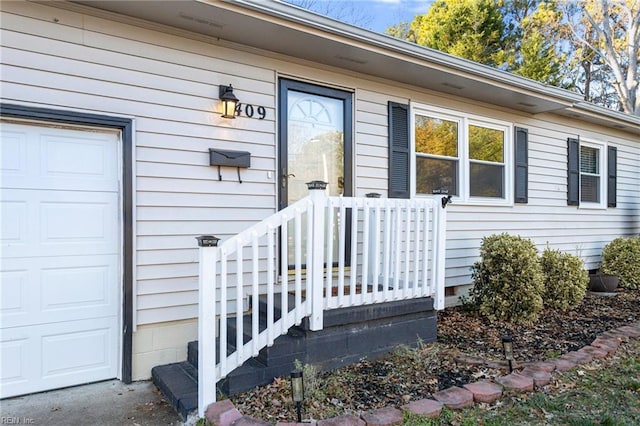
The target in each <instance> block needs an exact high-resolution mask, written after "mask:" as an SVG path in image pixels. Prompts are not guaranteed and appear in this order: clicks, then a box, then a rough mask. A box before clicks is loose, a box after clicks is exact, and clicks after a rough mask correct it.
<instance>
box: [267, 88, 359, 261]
mask: <svg viewBox="0 0 640 426" xmlns="http://www.w3.org/2000/svg"><path fill="white" fill-rule="evenodd" d="M279 95H280V96H279V114H280V115H279V126H280V128H279V131H280V132H279V133H280V139H279V149H278V155H279V174H280V176H279V178H280V179H279V187H280V188H279V189H280V190H279V200H278V207H279V209H280V210H281V209H283V208H285V207H287V206H288V205H289V204H291V203H293V202H295V201H297V200H300V199H301V198H304V197H305V196H307V195H308V194H309V191H308V189H307V185H306V183H307V182H310V181H313V180H321V181H324V182H327V183H328V185H327V191H328V194H327V195H330V196H351V195H352V191H353V182H352V172H351V163H352V152H353V130H352V111H351V110H352V96H353V95H352V93H351V92H346V91H343V90H337V89H330V88H327V87H322V86H316V85H312V84H308V83H302V82H298V81H293V80H286V79H281V80H280V93H279ZM289 252H290V253H291V251H289ZM334 259H335V257H334ZM289 264H291V263H289Z"/></svg>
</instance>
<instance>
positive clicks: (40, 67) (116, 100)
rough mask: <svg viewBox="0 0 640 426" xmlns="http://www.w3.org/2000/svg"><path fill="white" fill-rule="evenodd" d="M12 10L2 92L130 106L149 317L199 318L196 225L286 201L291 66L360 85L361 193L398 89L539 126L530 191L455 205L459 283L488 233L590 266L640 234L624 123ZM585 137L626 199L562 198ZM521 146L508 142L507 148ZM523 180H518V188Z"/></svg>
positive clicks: (405, 95) (108, 108) (327, 81)
mask: <svg viewBox="0 0 640 426" xmlns="http://www.w3.org/2000/svg"><path fill="white" fill-rule="evenodd" d="M1 7H2V9H3V11H4V12H3V16H2V27H3V32H2V37H1V39H0V43H2V62H3V64H2V68H1V70H0V71H1V72H2V79H3V81H2V86H1V89H2V95H3V101H4V102H8V103H22V104H25V103H26V104H28V105H31V106H41V107H48V108H57V109H74V110H77V111H84V112H92V113H98V114H109V115H116V116H126V117H131V118H134V121H135V135H134V143H135V158H136V161H135V169H136V176H135V182H136V187H135V191H136V192H135V199H136V206H135V220H136V223H135V226H136V236H135V246H136V277H135V278H136V295H137V300H136V306H137V323H138V324H149V323H156V322H167V321H176V320H180V319H188V318H193V317H195V316H196V315H197V270H198V268H197V258H198V257H197V253H198V252H197V248H196V241H195V239H194V237H195V236H197V235H201V234H214V235H216V236H218V237H219V238H222V239H223V240H224V239H227V238H229V237H230V236H232V235H234V234H236V233H238V232H240V231H242V230H243V229H246V228H247V227H248V226H250V225H251V224H253V223H256V222H257V221H259V220H260V219H262V218H265V217H267V216H269V215H270V214H272V213H273V212H275V210H276V177H277V173H276V167H277V159H276V131H277V126H276V121H275V117H276V110H275V105H276V92H277V79H278V77H280V76H282V77H286V78H290V79H300V80H303V81H309V82H312V83H314V84H318V85H327V86H329V87H338V88H342V89H345V90H352V91H354V138H355V145H354V159H353V168H354V169H353V170H354V179H355V182H354V183H355V191H354V195H356V196H364V195H365V194H366V193H369V192H379V193H381V194H382V196H383V197H386V196H387V184H388V130H387V120H388V119H387V103H388V102H389V101H393V102H398V103H402V104H409V103H418V104H424V105H434V106H437V107H438V108H445V109H447V111H452V112H453V113H454V115H462V116H465V117H470V118H473V119H474V120H477V122H479V123H488V124H497V125H498V126H503V127H505V128H506V134H505V136H506V138H507V142H505V146H506V147H507V148H509V147H510V146H511V145H512V141H511V139H512V131H513V130H512V127H511V126H512V125H514V126H518V127H523V128H526V129H528V132H529V193H528V195H529V197H528V204H517V205H512V204H511V202H510V201H509V202H508V203H506V204H505V205H495V203H489V204H487V203H483V204H477V205H474V204H473V203H472V202H470V201H472V200H471V199H469V200H467V202H465V203H461V202H458V203H454V204H452V205H449V206H448V207H447V209H448V211H449V215H448V218H449V222H448V226H447V228H448V233H447V265H446V266H447V285H448V286H454V285H462V284H469V283H470V282H471V275H470V266H471V265H472V264H473V262H474V261H475V260H477V256H478V247H479V244H480V240H481V238H482V237H483V236H486V235H491V234H494V233H500V232H510V233H514V234H519V235H522V236H523V237H528V238H532V239H533V240H534V242H535V243H536V244H537V245H538V247H539V248H540V249H543V248H544V247H545V246H546V244H547V243H549V245H550V246H551V247H552V248H558V249H561V250H564V251H567V252H571V253H574V254H578V255H580V256H581V257H582V258H583V259H585V261H586V266H587V267H588V268H594V267H596V266H597V264H598V262H599V260H600V257H599V255H600V252H601V249H602V247H603V246H604V244H606V243H607V242H608V241H610V240H611V239H613V238H614V237H615V236H618V235H630V234H633V233H638V232H640V228H639V227H640V224H639V222H638V218H637V215H638V211H640V167H639V165H638V163H639V161H640V160H639V158H640V144H639V143H638V140H637V137H635V136H632V135H630V134H628V133H624V132H622V131H619V130H616V129H611V128H604V127H599V126H597V125H594V124H589V123H585V122H580V121H577V120H575V119H569V118H565V117H561V116H558V115H554V114H550V113H547V114H544V113H542V114H537V115H536V116H531V115H528V114H524V113H522V114H521V113H518V112H514V111H507V110H505V109H502V108H494V107H491V106H490V105H488V104H483V103H480V102H475V101H469V100H466V99H464V98H461V97H453V96H450V95H444V94H439V93H436V92H432V91H426V90H423V89H420V88H415V87H409V86H406V85H399V84H396V83H394V82H393V81H387V80H384V81H383V80H380V79H376V78H373V77H368V76H367V75H364V74H357V75H356V74H354V73H351V72H341V70H338V69H335V68H330V67H327V66H325V65H323V64H313V63H309V62H305V61H302V60H298V59H296V58H286V57H280V56H278V55H275V54H273V53H271V52H264V54H261V52H259V51H258V50H256V49H246V51H243V49H242V46H236V45H233V46H231V47H229V45H225V44H224V42H223V41H218V40H214V39H211V38H206V37H204V36H200V35H195V34H192V35H190V34H188V33H185V32H181V34H182V35H175V33H172V32H171V31H164V28H162V27H158V26H154V27H153V28H155V29H150V28H143V27H142V26H135V25H133V24H125V23H121V22H117V21H115V20H111V19H106V18H99V17H95V16H90V15H89V14H80V13H75V12H71V11H67V10H62V9H57V8H56V7H55V4H54V3H47V4H37V3H32V2H24V3H22V2H2V3H1ZM104 16H106V15H104ZM52 17H55V18H56V20H57V21H54V20H53V19H52ZM219 84H232V85H233V87H234V93H235V94H236V95H237V96H238V98H239V99H240V101H241V102H243V103H251V104H254V105H262V106H264V107H265V108H266V118H265V119H264V120H257V119H248V118H246V117H241V118H238V119H235V120H225V119H222V118H220V116H219V114H217V113H216V110H217V108H219V105H218V103H217V97H218V85H219ZM475 122H476V121H474V123H475ZM505 123H508V124H505ZM576 135H580V136H581V138H582V137H583V136H584V137H585V138H586V139H590V140H591V139H592V140H602V141H606V143H607V144H610V145H613V146H616V147H617V148H618V206H617V208H615V209H606V210H604V209H603V210H593V209H576V208H571V207H568V206H567V205H566V191H567V187H566V181H567V175H566V174H567V171H566V140H567V138H568V137H575V136H576ZM209 148H222V149H230V150H242V151H249V152H251V157H252V158H251V168H249V169H243V170H241V174H242V180H243V183H242V184H240V183H238V182H237V175H236V171H235V170H234V169H230V168H223V170H222V176H223V180H222V181H218V174H217V168H216V167H210V166H209V165H208V164H209V159H208V149H209ZM512 157H513V155H512V153H511V152H507V151H505V159H506V161H513V160H512ZM505 167H506V168H505V179H511V175H512V173H513V172H512V169H511V168H510V167H509V166H505ZM413 170H414V171H415V168H414V169H413ZM605 176H606V175H603V177H605ZM512 192H513V190H512V185H510V184H508V183H507V184H506V185H505V195H506V197H509V198H512V197H513V195H512ZM471 198H473V197H471ZM494 201H495V200H494Z"/></svg>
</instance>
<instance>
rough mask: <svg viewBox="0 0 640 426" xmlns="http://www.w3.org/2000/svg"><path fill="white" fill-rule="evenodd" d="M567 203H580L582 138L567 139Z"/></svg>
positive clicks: (576, 204) (570, 204)
mask: <svg viewBox="0 0 640 426" xmlns="http://www.w3.org/2000/svg"><path fill="white" fill-rule="evenodd" d="M567 205H569V206H579V205H580V140H579V139H573V138H569V139H567Z"/></svg>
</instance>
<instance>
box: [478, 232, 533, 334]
mask: <svg viewBox="0 0 640 426" xmlns="http://www.w3.org/2000/svg"><path fill="white" fill-rule="evenodd" d="M472 271H473V273H472V278H473V282H474V286H473V288H472V289H471V291H470V293H469V296H470V300H471V303H472V304H473V305H475V306H476V307H477V309H478V310H479V311H480V313H482V314H483V315H485V316H487V317H488V318H489V320H490V321H497V320H505V321H510V322H515V323H527V322H533V321H535V320H536V319H537V318H538V314H539V312H540V311H541V310H542V294H543V292H544V277H543V275H542V269H541V267H540V262H539V261H538V251H537V249H536V247H535V245H534V244H533V242H532V241H531V240H528V239H525V238H521V237H519V236H513V235H509V234H506V233H503V234H500V235H491V236H488V237H485V238H483V239H482V244H481V245H480V261H478V262H476V263H474V265H473V267H472Z"/></svg>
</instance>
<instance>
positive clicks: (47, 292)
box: [0, 122, 121, 398]
mask: <svg viewBox="0 0 640 426" xmlns="http://www.w3.org/2000/svg"><path fill="white" fill-rule="evenodd" d="M1 133H2V139H1V147H2V150H1V156H2V157H1V160H2V175H1V176H0V179H1V181H0V191H1V194H0V196H1V202H2V209H1V222H2V235H1V236H0V238H1V240H2V246H1V251H2V252H1V265H0V274H1V275H0V282H1V286H2V294H1V299H0V309H1V318H0V320H1V323H0V328H1V329H0V332H1V336H0V337H1V344H2V354H1V355H2V356H1V358H2V367H1V380H2V381H1V383H0V397H2V398H5V397H9V396H15V395H21V394H25V393H31V392H38V391H43V390H48V389H54V388H60V387H64V386H70V385H77V384H81V383H88V382H92V381H97V380H103V379H110V378H114V377H116V376H117V375H118V364H119V350H120V349H119V348H120V334H119V333H118V329H119V323H120V316H119V312H120V282H121V279H120V247H121V243H120V241H121V236H120V223H119V211H120V207H119V206H120V204H119V203H120V202H119V183H118V176H119V167H118V157H119V156H118V145H119V142H118V141H119V136H118V134H117V133H114V132H103V131H91V130H78V129H70V128H62V127H47V126H43V125H26V124H16V123H8V122H3V123H1Z"/></svg>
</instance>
